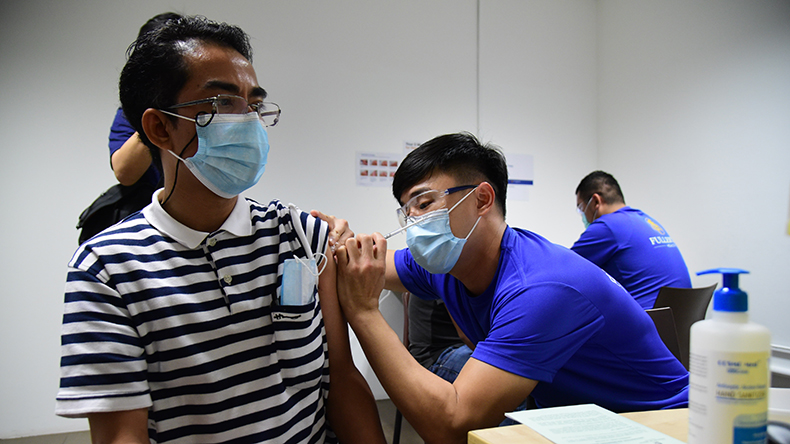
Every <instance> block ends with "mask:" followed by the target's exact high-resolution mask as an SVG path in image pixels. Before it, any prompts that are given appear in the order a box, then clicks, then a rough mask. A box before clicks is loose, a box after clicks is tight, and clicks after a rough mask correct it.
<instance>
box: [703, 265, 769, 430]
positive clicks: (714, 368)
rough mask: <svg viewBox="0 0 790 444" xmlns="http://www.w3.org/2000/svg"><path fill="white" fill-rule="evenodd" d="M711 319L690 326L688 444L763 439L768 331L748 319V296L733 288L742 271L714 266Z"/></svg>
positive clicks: (767, 381)
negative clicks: (716, 283)
mask: <svg viewBox="0 0 790 444" xmlns="http://www.w3.org/2000/svg"><path fill="white" fill-rule="evenodd" d="M709 273H721V274H722V275H723V276H724V279H723V280H724V285H723V287H722V288H721V289H719V290H716V292H715V293H714V295H713V313H712V316H711V319H707V320H703V321H699V322H697V323H695V324H694V325H692V326H691V333H690V335H691V336H690V345H689V351H690V357H689V373H690V375H689V441H688V442H689V443H692V444H694V443H696V444H700V443H710V444H714V443H715V444H720V443H733V444H747V443H748V444H753V443H765V442H767V435H766V428H767V423H768V391H769V390H768V389H769V387H770V366H769V359H770V356H771V335H770V332H769V331H768V329H767V328H766V327H764V326H762V325H758V324H755V323H753V322H749V312H748V297H747V295H746V293H745V292H743V291H741V290H740V289H739V288H738V275H739V274H741V273H748V271H746V270H739V269H734V268H719V269H714V270H706V271H701V272H699V273H697V274H698V275H700V274H709Z"/></svg>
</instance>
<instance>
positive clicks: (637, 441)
mask: <svg viewBox="0 0 790 444" xmlns="http://www.w3.org/2000/svg"><path fill="white" fill-rule="evenodd" d="M505 416H507V417H508V418H510V419H512V420H514V421H518V422H520V423H522V424H524V425H526V426H529V427H530V428H531V429H532V430H535V431H536V432H538V433H540V434H541V435H543V436H544V437H546V438H547V439H549V440H550V441H552V442H554V443H555V444H578V443H585V444H616V443H629V444H631V443H634V444H676V443H682V441H679V440H677V439H675V438H673V437H671V436H668V435H665V434H663V433H661V432H659V431H657V430H653V429H651V428H650V427H647V426H645V425H642V424H639V423H638V422H635V421H632V420H630V419H628V418H626V417H623V416H620V415H618V414H617V413H614V412H612V411H610V410H606V409H605V408H603V407H599V406H597V405H595V404H584V405H572V406H567V407H552V408H546V409H533V410H521V411H518V412H511V413H506V414H505Z"/></svg>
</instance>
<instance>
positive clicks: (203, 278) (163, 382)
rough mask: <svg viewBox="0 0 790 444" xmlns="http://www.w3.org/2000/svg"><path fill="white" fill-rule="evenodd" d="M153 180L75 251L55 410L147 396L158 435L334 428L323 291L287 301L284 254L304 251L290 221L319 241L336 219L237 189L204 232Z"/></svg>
mask: <svg viewBox="0 0 790 444" xmlns="http://www.w3.org/2000/svg"><path fill="white" fill-rule="evenodd" d="M157 194H158V193H155V194H154V198H153V199H152V203H151V205H149V206H148V207H146V208H145V209H144V210H143V211H142V212H140V213H137V214H135V215H132V216H130V217H129V218H127V219H125V220H124V221H122V222H120V223H119V224H117V225H115V226H113V227H111V228H109V229H107V230H105V231H103V232H102V233H100V234H99V235H97V236H96V237H94V238H92V239H90V240H89V241H88V242H86V243H85V244H83V245H81V246H80V248H79V249H78V250H77V252H76V253H75V254H74V256H73V258H72V259H71V261H70V262H69V266H68V276H67V281H66V289H65V311H64V316H63V327H62V335H61V343H62V347H61V350H62V357H61V379H60V390H59V391H58V395H57V402H56V413H57V414H58V415H61V416H67V417H82V416H86V415H87V414H88V413H94V412H112V411H123V410H132V409H140V408H148V412H149V415H148V417H149V419H148V428H149V437H150V439H151V442H152V443H163V442H168V443H170V442H172V443H186V442H190V443H193V442H200V443H204V444H209V443H230V442H256V443H257V442H289V443H290V442H294V443H296V442H298V443H313V442H324V441H325V440H326V439H327V426H326V420H325V417H326V399H327V396H328V388H329V368H328V354H327V345H326V336H325V330H324V324H323V318H322V316H321V311H320V307H319V304H318V299H317V297H315V296H314V297H313V298H312V302H310V303H308V304H306V305H303V306H280V305H279V304H278V303H277V301H279V295H280V287H281V283H282V274H283V262H284V261H285V260H286V259H289V258H292V257H294V255H296V256H298V257H305V250H304V248H303V246H302V244H301V242H300V240H299V237H298V236H297V234H296V233H295V231H294V225H293V224H294V223H299V224H301V226H302V227H303V229H304V233H305V234H306V239H307V242H309V243H310V249H311V250H312V251H313V252H324V251H325V246H326V236H327V226H326V224H325V223H323V222H321V221H320V220H318V219H315V218H313V217H311V216H309V215H308V214H307V213H304V212H301V211H299V212H297V213H294V214H299V220H298V221H295V220H292V218H291V213H290V212H289V209H288V207H287V206H285V205H283V204H282V203H281V202H279V201H276V200H274V201H272V202H270V203H269V204H268V206H264V205H260V204H259V203H257V202H255V201H252V200H249V199H244V198H242V197H239V199H238V201H237V203H236V206H235V208H234V209H233V211H232V212H231V215H230V216H229V217H228V219H227V220H226V221H225V223H224V224H223V225H222V227H220V229H219V230H217V231H215V232H213V233H204V232H198V231H195V230H192V229H190V228H188V227H186V226H184V225H182V224H180V223H179V222H178V221H176V220H175V219H173V218H172V217H170V216H169V215H168V214H167V213H166V212H165V211H164V210H163V209H162V207H161V206H160V205H159V201H158V200H157ZM313 292H314V293H315V294H317V292H316V291H315V289H313ZM329 435H331V433H329Z"/></svg>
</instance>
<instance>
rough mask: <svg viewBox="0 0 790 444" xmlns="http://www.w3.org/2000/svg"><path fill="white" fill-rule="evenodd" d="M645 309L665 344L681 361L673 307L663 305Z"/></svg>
mask: <svg viewBox="0 0 790 444" xmlns="http://www.w3.org/2000/svg"><path fill="white" fill-rule="evenodd" d="M645 311H646V312H647V314H648V315H649V316H650V319H652V320H653V323H654V324H655V325H656V330H657V331H658V335H659V336H661V340H662V341H664V345H666V346H667V348H668V349H669V351H671V352H672V354H673V355H675V357H676V358H677V359H678V361H680V344H679V343H678V332H677V330H676V329H675V319H674V318H673V317H672V309H671V308H669V307H661V308H651V309H649V310H645Z"/></svg>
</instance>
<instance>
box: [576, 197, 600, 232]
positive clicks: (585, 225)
mask: <svg viewBox="0 0 790 444" xmlns="http://www.w3.org/2000/svg"><path fill="white" fill-rule="evenodd" d="M594 196H595V194H593V195H592V196H590V200H588V201H587V205H585V206H584V209H583V210H582V209H580V208H578V207H577V208H576V209H577V210H578V211H579V213H581V215H582V223H583V224H584V229H585V230H586V229H587V227H589V226H590V224H591V223H592V222H590V221H589V220H587V215H586V214H584V213H585V212H586V211H587V208H588V207H589V206H590V202H592V199H593V197H594ZM597 213H598V209H596V210H595V213H593V220H595V215H596V214H597Z"/></svg>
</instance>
